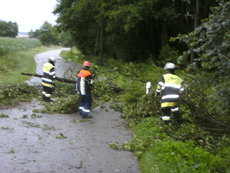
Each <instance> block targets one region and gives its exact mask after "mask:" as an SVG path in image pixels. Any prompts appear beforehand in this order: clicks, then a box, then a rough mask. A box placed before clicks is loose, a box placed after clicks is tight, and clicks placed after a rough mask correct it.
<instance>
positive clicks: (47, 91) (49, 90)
mask: <svg viewBox="0 0 230 173" xmlns="http://www.w3.org/2000/svg"><path fill="white" fill-rule="evenodd" d="M53 90H54V88H51V87H47V86H43V92H42V96H43V100H44V101H46V102H50V101H51V99H50V98H51V95H52V93H53Z"/></svg>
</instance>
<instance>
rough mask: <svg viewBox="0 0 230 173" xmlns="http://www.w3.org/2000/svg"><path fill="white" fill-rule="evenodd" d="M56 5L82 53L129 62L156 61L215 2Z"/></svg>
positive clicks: (116, 0) (71, 0) (95, 0)
mask: <svg viewBox="0 0 230 173" xmlns="http://www.w3.org/2000/svg"><path fill="white" fill-rule="evenodd" d="M58 2H59V4H58V6H57V8H56V9H55V11H54V12H55V13H56V14H58V15H59V18H58V22H60V25H61V27H62V28H63V29H64V30H68V31H70V33H71V35H72V38H73V39H74V41H75V42H76V44H77V47H78V48H79V49H80V50H81V51H83V53H84V54H86V55H108V56H110V57H114V58H122V59H129V60H145V59H147V58H152V59H154V60H157V59H158V55H159V52H160V50H161V49H162V48H164V47H165V46H167V45H168V44H169V43H168V40H169V38H170V37H171V36H175V35H177V34H178V33H187V32H189V31H192V29H193V26H198V24H199V23H200V21H201V19H204V18H206V17H207V16H208V14H209V12H210V11H209V7H210V6H213V5H215V4H216V2H215V0H198V1H190V0H179V1H170V0H161V1H159V0H145V1H139V0H132V1H123V0H110V1H101V0H87V1H86V0H60V1H58ZM201 4H202V5H201ZM195 23H196V24H195ZM171 46H172V45H171ZM173 46H174V47H175V46H176V45H173ZM164 58H167V57H164Z"/></svg>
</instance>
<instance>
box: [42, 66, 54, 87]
mask: <svg viewBox="0 0 230 173" xmlns="http://www.w3.org/2000/svg"><path fill="white" fill-rule="evenodd" d="M54 78H55V68H54V65H53V64H52V63H50V62H47V63H45V64H44V65H43V77H42V83H41V84H42V85H43V86H46V87H51V88H52V87H53V84H54V82H53V80H54Z"/></svg>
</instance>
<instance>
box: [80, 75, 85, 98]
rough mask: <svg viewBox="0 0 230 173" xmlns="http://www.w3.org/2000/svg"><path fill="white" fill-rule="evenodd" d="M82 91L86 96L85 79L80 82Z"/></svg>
mask: <svg viewBox="0 0 230 173" xmlns="http://www.w3.org/2000/svg"><path fill="white" fill-rule="evenodd" d="M80 91H81V94H82V95H85V78H81V81H80Z"/></svg>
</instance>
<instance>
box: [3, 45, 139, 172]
mask: <svg viewBox="0 0 230 173" xmlns="http://www.w3.org/2000/svg"><path fill="white" fill-rule="evenodd" d="M61 50H63V49H58V50H53V51H48V52H45V53H42V54H38V55H36V56H35V61H36V63H37V70H36V73H38V74H42V72H41V67H42V64H43V63H45V62H46V61H47V58H48V57H49V56H54V57H55V58H57V64H56V70H57V76H58V77H64V76H65V72H66V70H69V69H71V70H70V72H72V73H75V72H76V71H77V70H79V68H80V66H79V65H74V64H71V63H68V62H66V61H64V60H63V59H62V58H61V57H59V53H60V51H61ZM28 83H29V84H37V85H39V78H32V79H31V80H30V81H28ZM42 107H43V105H42V104H41V103H39V101H37V100H33V101H32V102H30V103H19V104H18V105H16V106H14V107H1V108H0V115H1V118H0V173H139V167H138V162H137V159H136V157H135V155H134V154H133V153H131V152H128V151H122V150H114V149H112V148H111V144H114V143H117V144H122V143H124V142H126V141H130V140H131V137H132V133H131V131H130V129H128V128H127V127H126V121H125V120H124V119H122V118H121V117H120V113H119V112H115V111H114V110H111V109H108V110H107V111H104V110H101V109H99V108H94V109H93V111H92V115H93V118H91V119H87V120H85V119H82V118H81V117H80V115H79V114H78V113H73V114H44V113H33V110H34V109H41V108H42Z"/></svg>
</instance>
